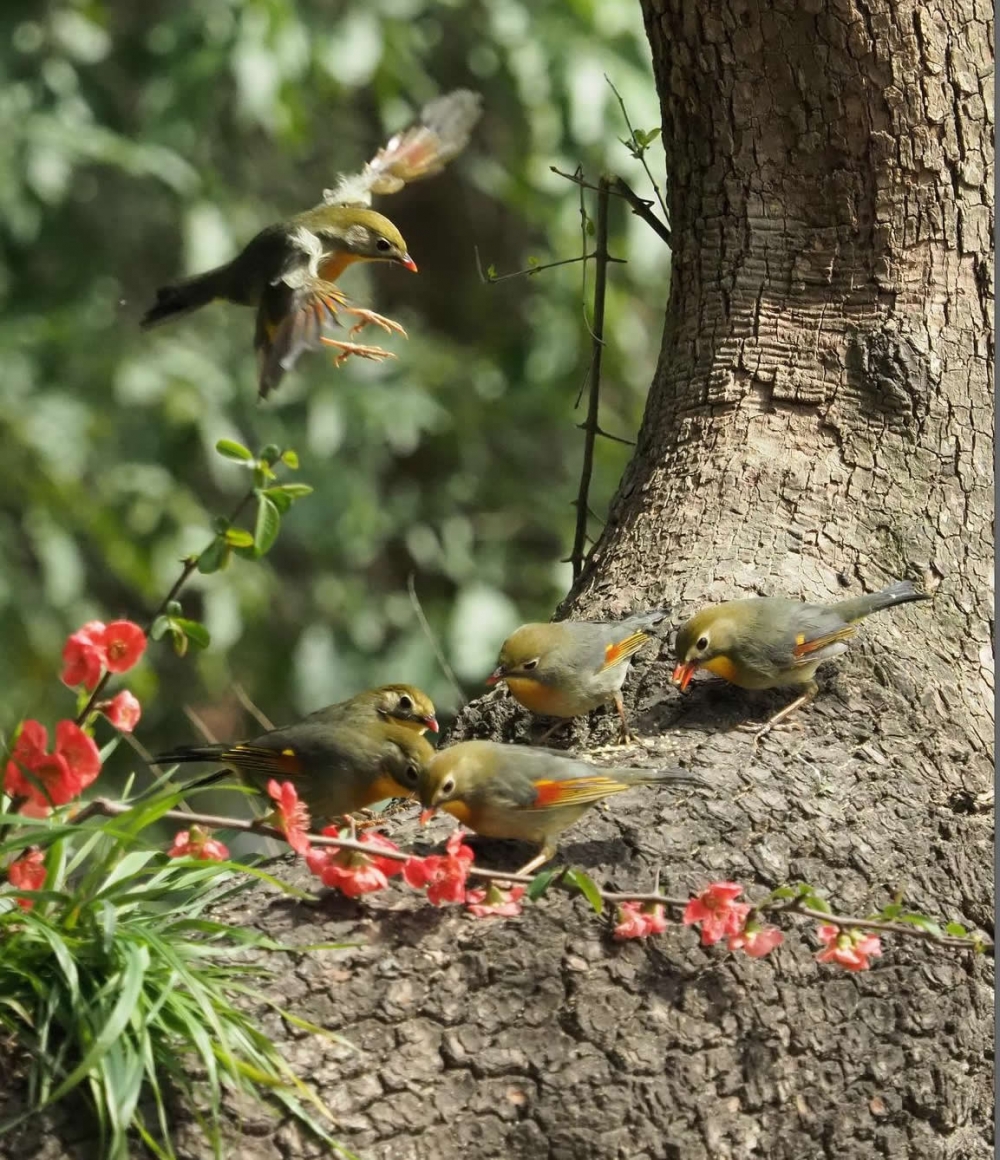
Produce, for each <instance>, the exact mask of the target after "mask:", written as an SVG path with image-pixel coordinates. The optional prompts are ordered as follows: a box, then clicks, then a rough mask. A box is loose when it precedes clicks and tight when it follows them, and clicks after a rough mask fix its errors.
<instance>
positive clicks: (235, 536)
mask: <svg viewBox="0 0 1000 1160" xmlns="http://www.w3.org/2000/svg"><path fill="white" fill-rule="evenodd" d="M225 540H226V543H227V544H228V545H229V546H230V547H231V548H252V547H253V534H252V533H251V532H248V531H247V530H246V529H245V528H229V529H228V530H227V531H226V533H225Z"/></svg>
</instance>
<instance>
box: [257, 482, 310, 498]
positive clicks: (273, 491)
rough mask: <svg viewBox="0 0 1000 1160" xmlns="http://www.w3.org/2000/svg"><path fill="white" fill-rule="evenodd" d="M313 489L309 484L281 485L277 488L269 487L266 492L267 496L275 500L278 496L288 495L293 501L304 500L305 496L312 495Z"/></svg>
mask: <svg viewBox="0 0 1000 1160" xmlns="http://www.w3.org/2000/svg"><path fill="white" fill-rule="evenodd" d="M312 493H313V489H312V488H311V487H310V486H309V484H308V483H280V484H278V486H277V487H269V488H268V489H267V491H265V492H264V494H265V495H266V496H270V497H271V498H273V497H274V496H276V495H287V496H290V497H291V498H292V499H302V497H303V496H307V495H312Z"/></svg>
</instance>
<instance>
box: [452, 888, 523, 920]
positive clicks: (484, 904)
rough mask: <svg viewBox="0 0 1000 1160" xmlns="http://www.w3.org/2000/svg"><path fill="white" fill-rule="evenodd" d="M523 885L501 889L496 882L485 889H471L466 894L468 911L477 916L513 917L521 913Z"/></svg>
mask: <svg viewBox="0 0 1000 1160" xmlns="http://www.w3.org/2000/svg"><path fill="white" fill-rule="evenodd" d="M524 890H525V888H524V887H523V886H514V887H512V888H511V889H510V890H501V889H500V887H499V886H497V884H496V883H495V882H491V883H490V884H489V886H488V887H486V888H485V889H479V890H470V891H469V892H468V893H467V894H466V896H465V905H466V909H467V910H468V912H469V913H470V914H471V915H473V917H475V918H492V917H496V918H513V917H514V915H516V914H520V913H521V907H522V906H523V903H522V902H521V898H522V897H523V895H524Z"/></svg>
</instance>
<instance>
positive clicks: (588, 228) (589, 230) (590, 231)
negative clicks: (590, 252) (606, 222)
mask: <svg viewBox="0 0 1000 1160" xmlns="http://www.w3.org/2000/svg"><path fill="white" fill-rule="evenodd" d="M585 229H586V231H587V237H588V238H592V237H593V236H594V234H595V233H596V232H597V230H596V227H595V226H594V222H593V219H592V218H587V224H586V227H585Z"/></svg>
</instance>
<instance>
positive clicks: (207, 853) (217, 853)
mask: <svg viewBox="0 0 1000 1160" xmlns="http://www.w3.org/2000/svg"><path fill="white" fill-rule="evenodd" d="M167 856H168V857H170V858H197V859H198V860H199V861H201V862H225V861H226V859H227V858H228V857H229V850H228V849H227V848H226V847H225V846H224V845H223V843H222V842H220V841H219V840H218V839H217V838H212V837H210V836H209V834H208V832H207V831H206V830H203V829H202V828H201V826H192V827H191V829H190V830H178V832H177V833H176V834H175V835H174V844H173V845H172V846H171V847H170V849H169V850H168V851H167Z"/></svg>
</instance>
